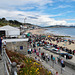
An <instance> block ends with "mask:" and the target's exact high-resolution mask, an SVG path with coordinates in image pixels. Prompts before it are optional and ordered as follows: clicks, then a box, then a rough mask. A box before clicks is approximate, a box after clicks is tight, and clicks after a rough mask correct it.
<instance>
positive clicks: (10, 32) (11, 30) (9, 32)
mask: <svg viewBox="0 0 75 75" xmlns="http://www.w3.org/2000/svg"><path fill="white" fill-rule="evenodd" d="M0 33H1V35H2V36H6V37H17V36H18V35H20V29H18V28H15V27H12V26H9V25H7V26H3V27H0Z"/></svg>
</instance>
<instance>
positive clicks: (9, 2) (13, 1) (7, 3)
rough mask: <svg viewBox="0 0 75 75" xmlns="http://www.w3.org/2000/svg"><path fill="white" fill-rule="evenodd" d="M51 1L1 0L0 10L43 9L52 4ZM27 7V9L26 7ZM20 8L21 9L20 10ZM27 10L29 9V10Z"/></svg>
mask: <svg viewBox="0 0 75 75" xmlns="http://www.w3.org/2000/svg"><path fill="white" fill-rule="evenodd" d="M52 3H53V1H52V0H2V1H0V8H2V9H9V10H11V9H16V8H19V7H21V6H22V7H23V8H24V7H25V8H28V7H29V6H30V8H31V6H32V7H38V8H39V7H44V6H45V5H46V4H52ZM26 6H27V7H26ZM22 7H21V8H22ZM30 8H29V9H30Z"/></svg>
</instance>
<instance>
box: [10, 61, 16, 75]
mask: <svg viewBox="0 0 75 75" xmlns="http://www.w3.org/2000/svg"><path fill="white" fill-rule="evenodd" d="M16 66H17V64H16V62H13V63H12V64H11V75H14V72H17V67H16Z"/></svg>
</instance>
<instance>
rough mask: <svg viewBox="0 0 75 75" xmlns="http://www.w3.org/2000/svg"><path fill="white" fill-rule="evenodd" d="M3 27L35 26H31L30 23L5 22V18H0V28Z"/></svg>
mask: <svg viewBox="0 0 75 75" xmlns="http://www.w3.org/2000/svg"><path fill="white" fill-rule="evenodd" d="M5 25H10V26H14V27H20V25H27V26H36V25H32V24H30V23H25V24H24V23H21V22H19V21H17V20H6V19H5V18H0V27H1V26H5Z"/></svg>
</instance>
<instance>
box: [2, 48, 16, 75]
mask: <svg viewBox="0 0 75 75" xmlns="http://www.w3.org/2000/svg"><path fill="white" fill-rule="evenodd" d="M2 54H3V62H4V71H5V75H17V67H16V65H17V64H16V62H13V63H12V62H11V61H10V59H9V57H8V55H7V53H6V50H5V48H3V52H2Z"/></svg>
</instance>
